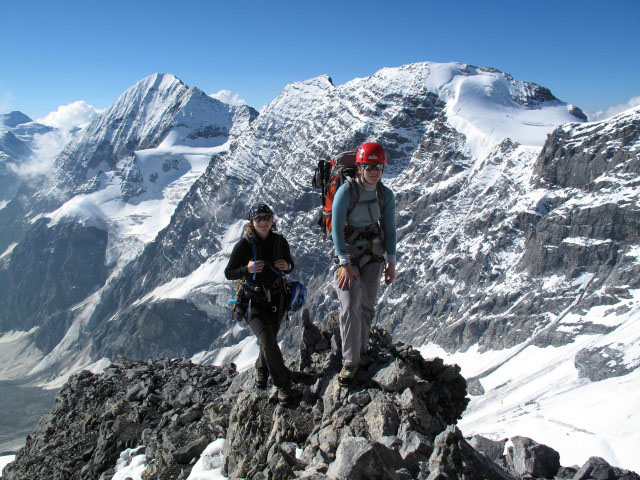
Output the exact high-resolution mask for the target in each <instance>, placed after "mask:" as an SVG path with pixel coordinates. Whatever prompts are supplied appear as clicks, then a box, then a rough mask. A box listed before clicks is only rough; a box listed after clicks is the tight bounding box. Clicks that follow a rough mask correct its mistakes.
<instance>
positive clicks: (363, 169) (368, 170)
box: [360, 163, 384, 185]
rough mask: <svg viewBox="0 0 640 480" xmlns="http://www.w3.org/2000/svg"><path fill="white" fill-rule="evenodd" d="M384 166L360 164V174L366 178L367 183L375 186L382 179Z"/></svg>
mask: <svg viewBox="0 0 640 480" xmlns="http://www.w3.org/2000/svg"><path fill="white" fill-rule="evenodd" d="M383 170H384V165H381V164H374V163H362V164H360V174H361V175H362V178H364V180H365V182H367V183H370V184H372V185H375V184H376V183H378V182H379V181H380V179H381V178H382V171H383Z"/></svg>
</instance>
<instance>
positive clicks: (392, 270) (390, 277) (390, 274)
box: [384, 263, 396, 285]
mask: <svg viewBox="0 0 640 480" xmlns="http://www.w3.org/2000/svg"><path fill="white" fill-rule="evenodd" d="M395 279H396V264H395V263H390V264H388V265H387V268H385V269H384V283H385V284H386V285H391V284H392V283H393V281H394V280H395Z"/></svg>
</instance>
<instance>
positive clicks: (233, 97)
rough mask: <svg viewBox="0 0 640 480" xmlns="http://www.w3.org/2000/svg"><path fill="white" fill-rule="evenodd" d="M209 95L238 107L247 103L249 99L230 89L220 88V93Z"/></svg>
mask: <svg viewBox="0 0 640 480" xmlns="http://www.w3.org/2000/svg"><path fill="white" fill-rule="evenodd" d="M209 96H210V97H212V98H215V99H216V100H220V101H221V102H223V103H228V104H229V105H235V106H236V107H239V106H241V105H246V104H247V101H246V100H245V99H244V98H240V96H239V95H238V94H237V93H233V92H232V91H230V90H220V91H219V92H218V93H212V94H210V95H209Z"/></svg>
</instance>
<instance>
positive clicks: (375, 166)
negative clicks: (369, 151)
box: [360, 163, 384, 172]
mask: <svg viewBox="0 0 640 480" xmlns="http://www.w3.org/2000/svg"><path fill="white" fill-rule="evenodd" d="M360 165H361V166H362V169H363V170H366V171H367V172H370V171H372V170H380V171H382V170H384V165H383V164H382V163H361V164H360Z"/></svg>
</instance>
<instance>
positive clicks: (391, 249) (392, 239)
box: [383, 187, 397, 285]
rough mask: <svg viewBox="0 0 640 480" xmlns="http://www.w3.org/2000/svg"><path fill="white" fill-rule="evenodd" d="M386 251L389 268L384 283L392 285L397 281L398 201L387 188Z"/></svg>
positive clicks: (385, 205)
mask: <svg viewBox="0 0 640 480" xmlns="http://www.w3.org/2000/svg"><path fill="white" fill-rule="evenodd" d="M383 222H384V249H385V251H386V252H387V263H388V265H387V268H386V269H385V271H384V283H386V284H387V285H390V284H392V283H393V281H394V280H395V279H396V242H397V235H396V200H395V198H394V196H393V192H392V191H391V190H390V189H389V188H386V187H385V197H384V218H383Z"/></svg>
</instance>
